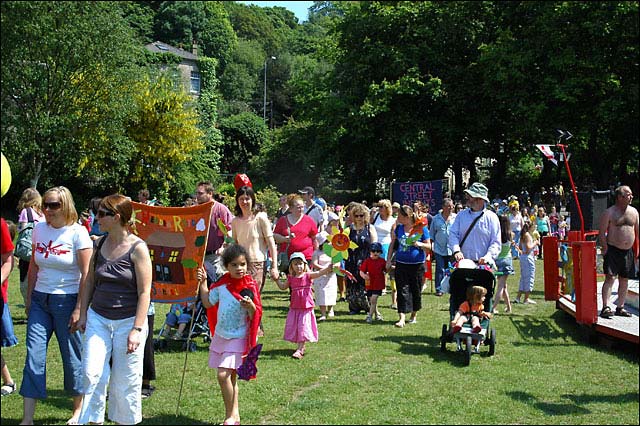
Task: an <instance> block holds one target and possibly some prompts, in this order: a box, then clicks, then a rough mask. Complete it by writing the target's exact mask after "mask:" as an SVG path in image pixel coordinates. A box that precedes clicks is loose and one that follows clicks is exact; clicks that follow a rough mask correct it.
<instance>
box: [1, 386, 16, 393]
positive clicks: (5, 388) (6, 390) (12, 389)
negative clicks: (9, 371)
mask: <svg viewBox="0 0 640 426" xmlns="http://www.w3.org/2000/svg"><path fill="white" fill-rule="evenodd" d="M0 389H2V391H1V393H2V396H7V395H11V394H12V393H14V392H15V391H16V384H15V383H5V384H4V385H2V388H0Z"/></svg>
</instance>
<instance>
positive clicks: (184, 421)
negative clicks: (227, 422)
mask: <svg viewBox="0 0 640 426" xmlns="http://www.w3.org/2000/svg"><path fill="white" fill-rule="evenodd" d="M222 420H224V419H222V418H221V419H219V420H217V421H216V420H214V421H212V422H203V421H200V420H196V419H193V418H191V417H187V416H182V415H178V416H176V415H175V414H165V415H161V416H153V417H145V418H144V419H143V420H142V423H143V424H145V425H209V424H221V423H222Z"/></svg>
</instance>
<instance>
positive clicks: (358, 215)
mask: <svg viewBox="0 0 640 426" xmlns="http://www.w3.org/2000/svg"><path fill="white" fill-rule="evenodd" d="M353 217H364V215H363V214H354V215H353Z"/></svg>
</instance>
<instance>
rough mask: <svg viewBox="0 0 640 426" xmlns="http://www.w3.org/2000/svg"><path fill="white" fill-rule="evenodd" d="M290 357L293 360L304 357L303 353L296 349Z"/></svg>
mask: <svg viewBox="0 0 640 426" xmlns="http://www.w3.org/2000/svg"><path fill="white" fill-rule="evenodd" d="M291 356H292V357H294V358H295V359H302V357H303V356H304V352H302V351H300V349H297V350H296V351H295V352H294V353H293V355H291Z"/></svg>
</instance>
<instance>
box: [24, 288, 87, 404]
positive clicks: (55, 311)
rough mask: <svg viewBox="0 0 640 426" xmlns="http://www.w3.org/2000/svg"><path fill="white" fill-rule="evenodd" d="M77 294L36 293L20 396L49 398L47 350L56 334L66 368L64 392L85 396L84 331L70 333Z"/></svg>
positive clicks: (28, 329) (31, 308)
mask: <svg viewBox="0 0 640 426" xmlns="http://www.w3.org/2000/svg"><path fill="white" fill-rule="evenodd" d="M77 299H78V295H77V294H48V293H40V292H38V291H35V290H34V291H33V293H32V294H31V307H30V309H29V319H28V321H27V339H26V341H27V344H26V346H27V357H26V359H25V362H24V370H23V374H22V376H23V377H22V385H21V386H20V395H22V396H24V397H26V398H36V399H44V398H46V397H47V349H48V347H49V341H50V340H51V335H52V334H53V333H54V332H55V333H56V339H57V340H58V346H59V347H60V355H61V356H62V366H63V370H64V389H65V391H67V392H69V393H70V394H71V395H72V396H78V395H81V394H82V361H81V353H82V342H81V340H80V332H77V331H76V332H75V333H70V332H69V318H71V313H72V312H73V310H74V309H75V307H76V301H77Z"/></svg>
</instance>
